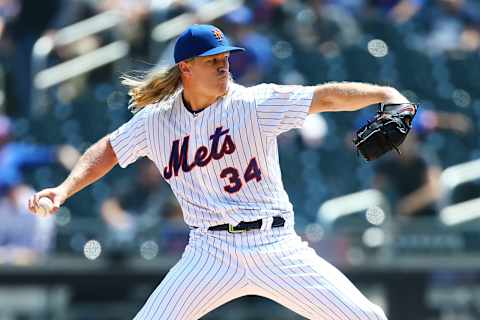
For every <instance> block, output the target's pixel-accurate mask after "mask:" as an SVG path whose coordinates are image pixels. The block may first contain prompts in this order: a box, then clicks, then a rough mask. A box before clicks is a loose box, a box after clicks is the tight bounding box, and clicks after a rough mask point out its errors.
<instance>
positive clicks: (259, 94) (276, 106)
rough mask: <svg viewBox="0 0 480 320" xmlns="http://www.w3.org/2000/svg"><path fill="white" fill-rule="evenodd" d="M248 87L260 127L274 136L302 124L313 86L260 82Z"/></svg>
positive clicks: (311, 96)
mask: <svg viewBox="0 0 480 320" xmlns="http://www.w3.org/2000/svg"><path fill="white" fill-rule="evenodd" d="M250 89H251V90H252V94H253V97H254V99H255V104H256V113H257V119H258V124H259V126H260V129H261V130H262V132H264V133H265V134H267V135H274V136H276V135H279V134H281V133H282V132H285V131H288V130H290V129H293V128H300V127H302V126H303V123H304V121H305V118H306V117H307V115H308V111H309V109H310V104H311V103H312V99H313V92H314V89H315V87H313V86H312V87H310V86H292V85H277V84H261V85H258V86H254V87H251V88H250Z"/></svg>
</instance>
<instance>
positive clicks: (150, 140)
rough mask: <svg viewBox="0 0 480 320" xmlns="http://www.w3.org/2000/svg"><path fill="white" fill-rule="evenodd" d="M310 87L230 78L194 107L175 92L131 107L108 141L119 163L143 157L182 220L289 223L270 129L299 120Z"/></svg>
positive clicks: (296, 124)
mask: <svg viewBox="0 0 480 320" xmlns="http://www.w3.org/2000/svg"><path fill="white" fill-rule="evenodd" d="M313 88H314V87H304V86H280V85H275V84H261V85H257V86H254V87H249V88H247V87H243V86H240V85H237V84H233V83H231V84H230V85H229V90H228V93H227V94H226V95H225V96H224V97H222V98H220V99H219V100H217V101H216V102H215V103H214V104H212V105H211V106H209V107H208V108H206V109H204V110H203V111H202V112H200V113H198V114H193V113H191V112H190V111H189V110H187V108H186V107H185V106H184V105H183V100H182V96H181V94H177V95H176V96H175V97H173V98H172V99H171V100H169V101H167V102H163V103H160V104H156V105H151V106H148V107H147V108H144V109H143V110H142V111H140V112H139V113H137V114H136V115H135V116H134V117H133V118H132V119H131V120H130V121H128V122H127V123H125V124H124V125H122V126H121V127H120V128H118V129H117V130H116V131H114V132H113V133H112V134H111V135H110V142H111V144H112V147H113V150H114V152H115V154H116V156H117V158H118V162H119V165H120V166H121V167H126V166H128V165H129V164H131V163H133V162H134V161H136V160H137V159H138V158H139V157H144V156H146V157H148V158H150V159H151V160H152V161H153V162H154V163H155V164H156V166H157V168H158V169H159V170H160V172H161V173H162V175H163V177H164V178H165V180H166V181H167V182H168V183H169V184H170V186H171V188H172V191H173V192H174V194H175V196H176V197H177V199H178V201H179V203H180V205H181V207H182V210H183V215H184V219H185V222H186V223H187V224H188V225H190V226H195V227H201V228H206V227H208V226H213V225H218V224H223V223H230V224H233V225H236V224H238V223H239V222H240V221H253V220H257V219H261V218H267V217H273V216H278V215H282V216H283V217H285V218H286V220H287V224H293V218H292V216H293V210H292V205H291V203H290V201H289V199H288V195H287V193H286V192H285V190H284V187H283V184H282V180H281V173H280V165H279V159H278V148H277V141H276V136H277V135H279V134H280V133H282V132H284V131H287V130H289V129H292V128H298V127H301V126H302V125H303V122H304V120H305V117H306V116H307V114H308V109H309V106H310V104H311V100H312V96H313Z"/></svg>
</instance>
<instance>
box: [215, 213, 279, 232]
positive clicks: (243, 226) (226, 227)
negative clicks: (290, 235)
mask: <svg viewBox="0 0 480 320" xmlns="http://www.w3.org/2000/svg"><path fill="white" fill-rule="evenodd" d="M284 225H285V219H283V218H282V217H278V216H277V217H273V222H272V228H279V227H283V226H284ZM261 227H262V219H259V220H255V221H248V222H244V221H242V222H240V223H239V224H237V225H236V226H232V225H231V224H228V223H226V224H219V225H217V226H213V227H209V228H208V230H210V231H228V232H230V233H240V232H245V231H248V230H254V229H260V228H261Z"/></svg>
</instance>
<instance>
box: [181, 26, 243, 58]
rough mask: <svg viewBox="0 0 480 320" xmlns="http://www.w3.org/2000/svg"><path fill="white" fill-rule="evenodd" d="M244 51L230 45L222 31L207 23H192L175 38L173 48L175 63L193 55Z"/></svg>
mask: <svg viewBox="0 0 480 320" xmlns="http://www.w3.org/2000/svg"><path fill="white" fill-rule="evenodd" d="M234 51H245V49H244V48H240V47H232V46H230V45H229V43H228V39H226V37H225V36H224V35H223V32H222V31H221V30H220V29H218V28H217V27H215V26H212V25H208V24H194V25H192V26H191V27H189V28H188V29H187V30H185V31H184V32H183V33H182V34H181V35H180V36H179V37H178V39H177V42H176V43H175V49H174V53H173V55H174V57H175V63H179V62H180V61H183V60H186V59H190V58H193V57H206V56H213V55H215V54H219V53H224V52H234Z"/></svg>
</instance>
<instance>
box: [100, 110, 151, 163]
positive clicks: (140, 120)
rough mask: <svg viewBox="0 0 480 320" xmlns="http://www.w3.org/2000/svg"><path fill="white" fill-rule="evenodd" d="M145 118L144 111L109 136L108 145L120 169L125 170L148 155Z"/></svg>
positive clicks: (145, 113)
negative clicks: (110, 146) (109, 144)
mask: <svg viewBox="0 0 480 320" xmlns="http://www.w3.org/2000/svg"><path fill="white" fill-rule="evenodd" d="M146 116H147V112H146V111H143V112H139V113H137V114H135V116H133V118H132V119H130V120H129V121H128V122H126V123H124V124H123V125H122V126H121V127H119V128H118V129H117V130H115V131H113V132H112V133H111V134H110V137H109V138H110V143H111V145H112V148H113V151H114V152H115V155H116V156H117V160H118V164H119V165H120V167H122V168H126V167H127V166H128V165H129V164H131V163H133V162H135V161H136V160H137V159H138V158H141V157H145V156H149V155H150V149H149V144H148V140H147V128H146Z"/></svg>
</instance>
